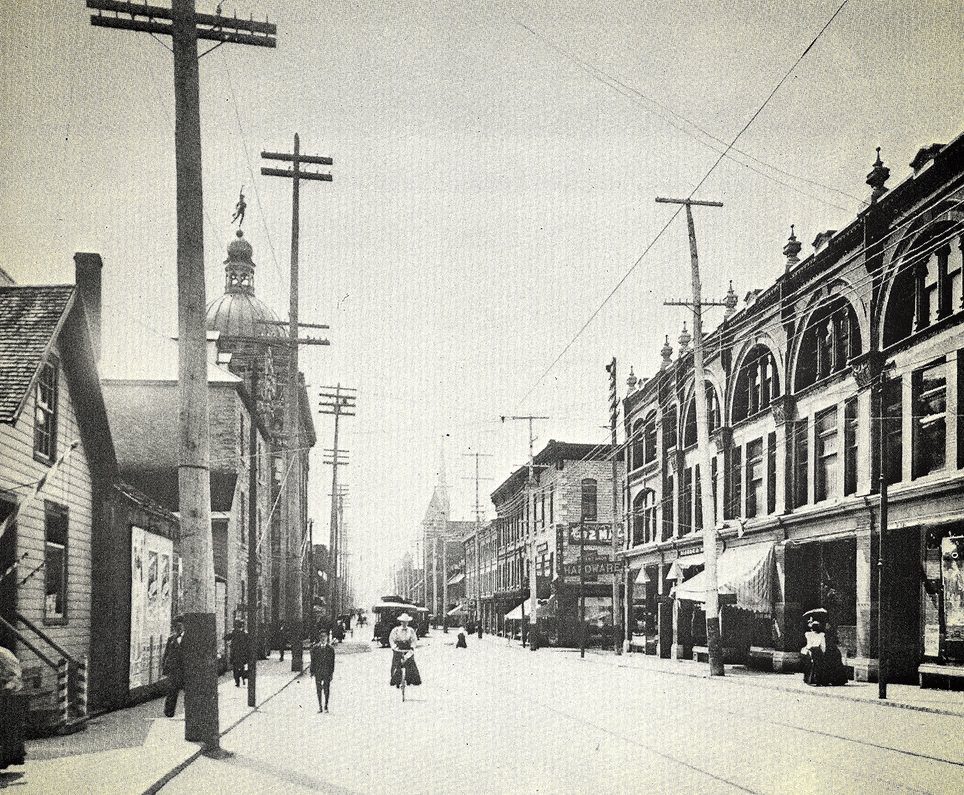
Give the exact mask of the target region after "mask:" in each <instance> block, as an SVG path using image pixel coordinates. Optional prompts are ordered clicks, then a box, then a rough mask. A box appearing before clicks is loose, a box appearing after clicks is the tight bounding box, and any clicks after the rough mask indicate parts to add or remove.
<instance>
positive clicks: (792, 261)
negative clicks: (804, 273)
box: [783, 224, 803, 271]
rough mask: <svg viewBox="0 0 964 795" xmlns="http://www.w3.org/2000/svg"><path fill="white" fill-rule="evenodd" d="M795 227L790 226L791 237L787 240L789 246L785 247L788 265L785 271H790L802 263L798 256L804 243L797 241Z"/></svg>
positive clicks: (784, 252)
mask: <svg viewBox="0 0 964 795" xmlns="http://www.w3.org/2000/svg"><path fill="white" fill-rule="evenodd" d="M793 227H794V224H790V237H788V238H787V244H786V245H785V246H784V247H783V256H785V257H786V258H787V261H786V264H785V265H784V270H785V271H789V270H790V269H791V268H792V267H793V266H794V265H796V264H797V263H798V262H800V257H799V256H798V255H799V254H800V250H801V249H802V248H803V243H801V242H800V241H799V240H797V236H796V234H795V233H794V231H793Z"/></svg>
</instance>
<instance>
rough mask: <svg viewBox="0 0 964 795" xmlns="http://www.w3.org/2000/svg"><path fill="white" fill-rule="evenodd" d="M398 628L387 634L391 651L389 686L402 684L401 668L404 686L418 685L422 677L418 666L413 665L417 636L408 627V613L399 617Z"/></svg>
mask: <svg viewBox="0 0 964 795" xmlns="http://www.w3.org/2000/svg"><path fill="white" fill-rule="evenodd" d="M398 620H399V622H400V623H399V626H397V627H395V628H394V629H393V630H392V631H391V632H390V633H389V634H388V645H389V646H391V649H392V675H391V679H390V680H389V684H390V685H393V686H394V687H398V686H399V685H401V683H402V666H403V665H404V666H405V684H407V685H420V684H422V677H421V676H420V675H419V672H418V666H417V665H416V664H415V652H414V651H413V650H414V648H415V642H416V640H417V639H418V636H417V635H416V634H415V630H414V629H412V628H411V627H410V626H409V622H410V621H411V620H412V617H411V616H410V615H409V614H408V613H402V614H401V615H400V616H399V617H398Z"/></svg>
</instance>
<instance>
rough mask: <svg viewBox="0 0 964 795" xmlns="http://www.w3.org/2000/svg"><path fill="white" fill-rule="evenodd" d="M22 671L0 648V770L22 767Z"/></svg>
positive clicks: (25, 699)
mask: <svg viewBox="0 0 964 795" xmlns="http://www.w3.org/2000/svg"><path fill="white" fill-rule="evenodd" d="M22 690H23V669H22V668H21V667H20V661H19V660H18V659H17V656H16V655H15V654H14V653H13V652H12V651H10V650H9V649H7V648H4V647H3V646H0V716H3V719H2V720H0V770H5V769H6V768H7V767H9V766H10V765H22V764H23V763H24V759H25V757H26V754H27V751H26V746H25V745H24V741H23V740H24V725H25V724H26V722H27V706H28V703H29V697H28V696H27V695H26V694H25V693H22V692H21V691H22Z"/></svg>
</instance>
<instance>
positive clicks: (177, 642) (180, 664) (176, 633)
mask: <svg viewBox="0 0 964 795" xmlns="http://www.w3.org/2000/svg"><path fill="white" fill-rule="evenodd" d="M183 640H184V619H182V618H181V617H180V616H177V617H175V619H174V622H173V632H172V634H171V637H169V638H168V639H167V646H166V647H165V648H164V659H163V661H162V662H161V672H162V673H163V674H164V675H165V676H166V677H167V698H165V699H164V714H165V715H166V716H167V717H169V718H173V717H174V712H175V710H176V709H177V696H178V694H179V693H180V692H181V690H183V689H184V646H183V643H182V641H183Z"/></svg>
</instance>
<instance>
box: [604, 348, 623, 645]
mask: <svg viewBox="0 0 964 795" xmlns="http://www.w3.org/2000/svg"><path fill="white" fill-rule="evenodd" d="M606 372H607V373H609V427H610V430H611V433H612V448H613V449H612V452H611V459H612V465H613V478H612V479H613V537H612V551H613V561H617V560H619V533H618V532H617V528H618V527H619V463H618V461H617V460H616V450H617V447H616V422H617V420H618V418H619V393H618V392H617V390H616V357H615V356H613V358H612V361H611V362H610V363H609V364H607V365H606ZM619 579H620V578H619V575H618V574H616V573H615V572H614V573H613V651H614V652H616V654H622V653H623V639H622V631H621V630H620V623H621V622H620V618H621V615H620V612H619Z"/></svg>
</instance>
